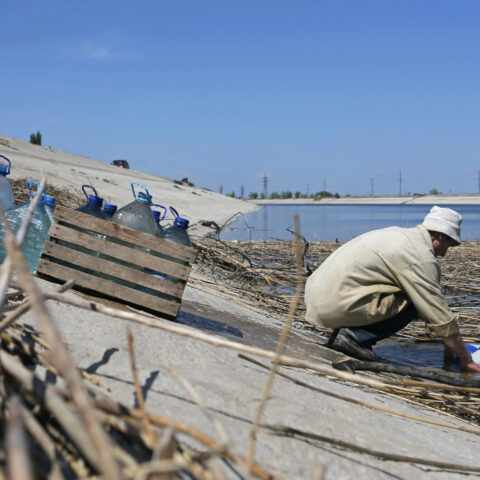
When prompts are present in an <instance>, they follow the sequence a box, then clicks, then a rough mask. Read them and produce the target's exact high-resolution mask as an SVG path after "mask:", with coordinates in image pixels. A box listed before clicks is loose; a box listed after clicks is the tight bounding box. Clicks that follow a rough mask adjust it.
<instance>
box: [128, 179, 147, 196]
mask: <svg viewBox="0 0 480 480" xmlns="http://www.w3.org/2000/svg"><path fill="white" fill-rule="evenodd" d="M135 185H136V186H137V187H139V189H143V190H145V192H147V196H148V197H150V198H152V196H151V195H150V193H149V191H148V189H147V187H145V186H144V185H142V184H141V183H137V182H132V183H131V184H130V186H131V187H132V193H133V197H134V198H137V196H138V195H137V194H136V193H135Z"/></svg>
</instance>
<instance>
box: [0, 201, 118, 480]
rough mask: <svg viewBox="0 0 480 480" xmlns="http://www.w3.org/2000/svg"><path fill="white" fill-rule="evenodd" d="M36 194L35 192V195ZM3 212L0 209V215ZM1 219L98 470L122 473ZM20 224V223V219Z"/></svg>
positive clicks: (11, 253)
mask: <svg viewBox="0 0 480 480" xmlns="http://www.w3.org/2000/svg"><path fill="white" fill-rule="evenodd" d="M37 197H38V196H37ZM2 214H3V212H0V215H2ZM2 221H3V222H4V226H5V246H6V250H7V252H8V255H9V256H10V258H11V261H12V264H13V265H14V267H15V269H16V271H17V274H18V276H19V279H20V281H21V282H22V284H23V286H24V289H25V291H26V293H27V294H28V296H29V298H30V302H31V308H32V311H33V312H34V314H35V316H36V318H37V320H38V322H39V324H40V326H41V328H42V331H43V333H44V335H45V336H46V338H47V341H48V342H49V344H50V346H51V347H50V350H49V351H48V355H49V357H50V359H51V361H52V364H53V365H54V366H55V367H56V368H57V369H58V371H59V372H61V374H62V376H63V378H64V379H65V380H66V382H67V384H68V385H69V387H70V389H71V391H72V395H73V398H74V401H75V403H76V405H77V407H78V409H79V414H80V417H81V418H82V420H83V422H84V425H85V428H86V431H87V434H88V435H89V437H90V440H91V442H92V444H93V445H94V447H95V450H96V452H97V454H98V457H99V459H100V462H99V466H100V469H101V470H100V471H101V472H103V473H104V474H105V475H106V476H107V477H108V478H111V479H115V478H122V475H121V473H120V471H119V469H118V466H117V464H116V463H115V461H114V459H113V457H112V455H111V451H110V448H109V440H108V438H107V436H106V435H105V433H104V432H103V430H102V428H101V426H100V425H99V423H98V422H97V420H96V418H95V415H94V414H93V411H92V404H91V401H90V399H89V397H88V395H87V393H86V391H85V389H84V387H83V385H82V382H81V377H80V374H79V373H78V370H77V368H76V366H75V364H74V362H73V361H72V359H71V357H70V355H69V353H68V351H67V350H66V348H65V347H64V346H63V341H62V339H61V337H60V334H59V333H58V331H57V329H56V326H55V324H54V322H53V320H52V319H51V317H50V313H49V311H48V309H47V307H46V305H45V303H44V297H43V295H42V293H41V291H40V290H39V288H38V286H37V285H36V283H35V282H34V281H33V278H32V276H31V274H30V271H29V269H28V266H27V263H26V261H25V258H24V257H23V255H22V252H21V250H20V248H19V246H18V245H17V242H16V239H15V236H14V234H13V232H12V230H11V228H10V226H9V225H8V222H7V221H6V218H5V215H4V214H3V216H2ZM22 226H23V223H22Z"/></svg>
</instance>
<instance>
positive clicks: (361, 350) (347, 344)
mask: <svg viewBox="0 0 480 480" xmlns="http://www.w3.org/2000/svg"><path fill="white" fill-rule="evenodd" d="M332 348H333V349H334V350H337V351H339V352H342V353H345V354H346V355H349V356H350V357H354V358H358V359H359V360H366V361H368V362H383V361H384V360H383V359H382V358H381V357H379V356H378V355H377V354H376V353H375V352H374V351H373V350H372V349H371V348H368V347H362V346H361V345H359V344H358V343H357V342H356V341H355V340H354V339H352V338H349V337H347V336H346V335H343V334H342V333H339V334H338V336H337V338H336V339H335V341H334V342H333V345H332Z"/></svg>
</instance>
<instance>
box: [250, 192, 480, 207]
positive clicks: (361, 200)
mask: <svg viewBox="0 0 480 480" xmlns="http://www.w3.org/2000/svg"><path fill="white" fill-rule="evenodd" d="M249 202H250V203H253V204H255V205H277V204H278V205H281V204H295V205H298V204H305V205H375V204H378V205H380V204H384V205H386V204H395V205H399V204H412V205H414V204H417V205H445V204H450V205H470V204H474V205H476V204H480V194H473V193H472V194H458V195H412V196H403V197H398V196H391V197H389V196H388V197H342V198H325V199H323V200H313V199H312V198H285V199H275V200H271V199H264V200H259V199H257V200H249Z"/></svg>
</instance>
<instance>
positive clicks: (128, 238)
mask: <svg viewBox="0 0 480 480" xmlns="http://www.w3.org/2000/svg"><path fill="white" fill-rule="evenodd" d="M54 218H55V219H56V220H57V221H58V222H64V223H68V224H71V225H76V226H78V227H80V228H84V229H88V230H93V231H95V232H98V233H102V234H104V235H107V236H109V237H113V238H117V239H119V240H123V241H125V242H130V243H132V244H134V245H138V246H141V247H145V248H148V249H150V250H153V251H160V252H161V253H164V254H166V255H169V256H171V257H174V258H178V259H180V260H185V261H187V262H190V263H194V262H195V260H196V258H197V253H198V252H197V250H196V249H195V248H192V247H186V246H184V245H179V244H177V243H174V242H170V241H169V240H165V239H163V238H159V237H156V236H154V235H149V234H148V233H144V232H139V231H138V230H133V229H132V228H128V227H124V226H123V225H117V224H116V223H113V222H109V221H107V220H102V219H99V218H96V217H93V216H92V215H87V214H85V213H82V212H77V211H76V210H71V209H68V208H65V207H61V206H58V207H56V208H55V214H54Z"/></svg>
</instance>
